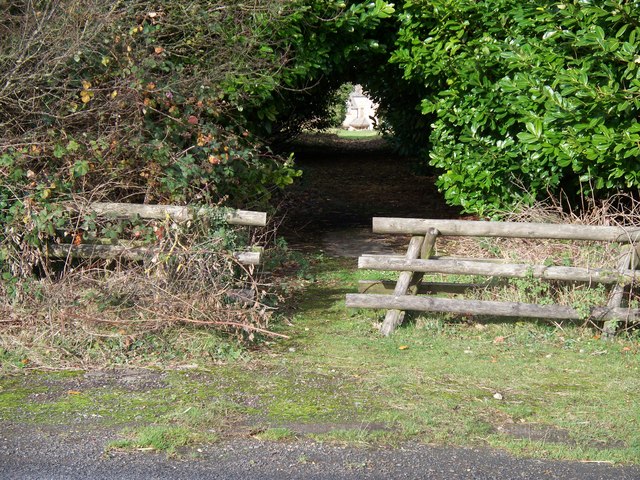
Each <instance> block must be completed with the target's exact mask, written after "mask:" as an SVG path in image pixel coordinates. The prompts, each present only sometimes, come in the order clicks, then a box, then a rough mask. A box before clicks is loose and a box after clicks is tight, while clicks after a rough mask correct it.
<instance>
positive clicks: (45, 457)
mask: <svg viewBox="0 0 640 480" xmlns="http://www.w3.org/2000/svg"><path fill="white" fill-rule="evenodd" d="M116 436H117V435H116V432H115V431H110V430H108V429H104V428H103V427H95V426H94V427H92V426H83V427H81V428H78V427H74V428H70V429H68V428H67V427H63V426H56V427H52V426H35V425H25V424H7V423H4V424H0V478H2V479H15V480H27V479H29V480H30V479H34V480H35V479H38V480H44V479H51V480H54V479H55V480H58V479H95V480H101V479H121V480H129V479H131V480H133V479H136V480H139V479H140V480H141V479H172V480H181V479H185V480H186V479H194V480H195V479H226V480H240V479H242V480H247V479H261V480H271V479H273V480H276V479H278V480H289V479H305V480H314V479H324V480H333V479H429V480H431V479H433V480H441V479H442V480H445V479H446V480H462V479H464V480H489V479H522V480H547V479H549V480H551V479H554V480H555V479H558V480H560V479H562V480H638V479H640V467H617V466H611V465H607V464H601V463H581V462H555V461H542V460H531V459H519V458H514V457H512V456H510V455H508V454H506V453H503V452H499V451H494V450H488V449H463V448H449V447H433V446H429V445H416V444H405V445H403V446H400V447H396V448H365V447H363V448H354V447H341V446H335V445H328V444H323V443H314V442H310V441H306V440H302V441H293V442H264V441H259V440H255V439H238V440H232V441H229V442H220V443H218V444H214V445H210V446H206V447H202V448H200V449H195V450H190V451H187V452H181V454H180V455H178V456H176V457H168V456H167V455H165V454H160V453H153V452H148V451H147V452H142V451H141V452H129V453H121V452H114V451H111V452H106V451H105V446H106V444H107V443H108V441H109V440H111V439H114V438H116Z"/></svg>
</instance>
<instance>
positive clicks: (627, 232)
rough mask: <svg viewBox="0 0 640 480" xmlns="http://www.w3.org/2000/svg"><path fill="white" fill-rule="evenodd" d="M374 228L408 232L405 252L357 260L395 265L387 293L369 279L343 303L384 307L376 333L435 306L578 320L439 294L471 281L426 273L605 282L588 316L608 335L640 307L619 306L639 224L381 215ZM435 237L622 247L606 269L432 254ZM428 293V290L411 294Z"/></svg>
mask: <svg viewBox="0 0 640 480" xmlns="http://www.w3.org/2000/svg"><path fill="white" fill-rule="evenodd" d="M373 231H374V233H393V234H410V235H412V237H411V241H410V242H409V248H408V249H407V253H406V254H405V255H404V256H393V255H363V256H361V257H360V258H359V260H358V267H359V268H363V269H370V270H384V271H397V272H400V273H399V278H398V280H397V281H396V282H395V285H393V292H392V294H391V295H389V294H381V293H373V292H374V291H380V290H383V291H384V290H386V289H388V288H389V287H390V284H389V282H368V283H365V285H364V290H365V292H366V293H359V294H348V295H347V302H346V305H347V307H355V308H376V309H386V310H387V313H386V315H385V319H384V322H383V324H382V327H381V332H382V333H383V334H384V335H389V334H390V333H391V332H393V331H394V330H395V328H397V327H398V325H400V324H401V323H402V321H403V318H404V312H405V311H407V310H409V311H425V312H430V311H438V312H450V313H454V314H472V315H490V316H507V317H530V318H550V319H575V320H578V319H581V318H584V313H583V312H579V311H578V310H576V309H575V308H573V307H571V306H565V305H538V304H530V303H516V302H497V301H484V300H469V299H460V298H441V297H436V296H435V295H436V294H439V293H461V292H464V291H465V290H466V289H467V288H469V285H465V284H459V283H445V282H431V283H425V282H422V277H423V275H424V274H425V273H441V274H457V275H481V276H487V277H490V278H492V279H496V278H540V279H546V280H559V281H568V282H576V281H578V282H586V283H587V285H589V286H590V285H594V284H606V285H610V286H611V289H610V295H609V301H608V304H607V305H603V306H598V307H595V308H592V309H591V311H590V318H592V319H593V320H597V321H603V322H605V323H604V333H605V334H606V335H610V334H612V333H613V332H614V331H615V329H616V326H617V325H618V323H619V322H635V321H637V320H638V318H640V309H636V308H629V307H623V306H622V303H623V299H624V298H625V295H624V294H625V291H628V290H629V289H632V288H633V287H634V286H635V285H634V284H635V279H636V273H637V272H636V267H637V266H638V252H637V249H636V242H637V241H638V240H640V228H633V229H627V228H623V227H608V226H585V225H562V224H546V223H518V222H480V221H464V220H429V219H405V218H384V217H376V218H374V219H373ZM439 236H471V237H503V238H526V239H563V240H574V241H597V242H616V243H620V244H623V249H622V251H623V253H622V254H621V255H620V257H619V259H618V261H617V264H616V265H612V266H611V268H608V269H607V268H584V267H567V266H547V265H527V264H519V263H503V262H500V263H495V261H494V260H493V259H486V258H484V259H483V258H465V259H461V258H453V257H434V256H432V252H433V250H434V246H435V243H436V240H437V238H438V237H439ZM422 292H426V293H429V294H430V295H428V296H415V294H416V293H422Z"/></svg>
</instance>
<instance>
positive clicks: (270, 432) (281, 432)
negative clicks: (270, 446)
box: [254, 427, 297, 442]
mask: <svg viewBox="0 0 640 480" xmlns="http://www.w3.org/2000/svg"><path fill="white" fill-rule="evenodd" d="M296 436H297V435H296V433H295V432H294V431H292V430H291V429H290V428H286V427H275V428H268V429H266V430H264V431H262V432H258V433H256V434H255V435H254V437H255V438H257V439H258V440H263V441H269V442H285V441H290V440H294V439H295V438H296Z"/></svg>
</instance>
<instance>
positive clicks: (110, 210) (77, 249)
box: [47, 202, 267, 265]
mask: <svg viewBox="0 0 640 480" xmlns="http://www.w3.org/2000/svg"><path fill="white" fill-rule="evenodd" d="M83 212H84V213H93V214H95V215H96V216H98V217H103V218H125V219H133V218H142V219H147V220H165V219H171V220H173V221H176V222H185V221H188V220H193V219H197V218H202V217H207V216H212V217H213V216H222V218H223V219H224V221H225V222H226V223H228V224H229V225H245V226H256V227H264V226H265V225H266V224H267V214H266V213H264V212H254V211H249V210H233V209H223V210H220V209H218V208H215V207H202V208H199V209H198V210H193V209H191V208H189V207H183V206H176V205H141V204H131V203H99V202H96V203H91V204H89V205H87V206H86V207H85V208H84V209H83ZM47 250H48V255H49V256H50V257H52V258H92V257H94V258H122V259H126V260H144V259H147V258H150V257H153V256H154V255H157V254H158V253H160V252H161V250H159V249H158V248H157V247H148V246H142V245H140V242H135V241H127V240H119V241H118V242H117V244H112V242H111V241H109V240H106V239H94V240H93V241H92V242H91V243H82V242H80V243H78V244H75V243H60V244H50V245H48V246H47ZM261 254H262V249H261V248H259V247H253V248H252V250H251V251H243V252H233V256H234V257H235V258H236V260H237V261H238V262H239V263H241V264H243V265H258V264H259V263H260V261H261Z"/></svg>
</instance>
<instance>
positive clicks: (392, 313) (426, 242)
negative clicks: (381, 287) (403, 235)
mask: <svg viewBox="0 0 640 480" xmlns="http://www.w3.org/2000/svg"><path fill="white" fill-rule="evenodd" d="M436 238H438V230H436V229H435V228H430V229H429V230H428V231H427V234H426V236H425V237H422V236H419V235H416V236H414V237H411V241H410V242H409V248H408V249H407V254H406V255H405V258H406V259H407V260H415V259H417V258H419V257H420V258H423V259H426V258H429V256H431V252H432V251H433V246H434V245H435V242H436ZM422 276H423V274H415V273H414V272H401V273H400V276H399V278H398V283H396V288H395V289H394V291H393V295H394V296H402V295H406V294H407V291H408V290H409V286H410V285H413V284H417V283H419V282H420V280H421V279H422ZM404 315H405V312H404V311H403V310H388V311H387V313H386V315H385V317H384V321H383V322H382V327H381V328H380V332H381V333H382V334H383V335H385V336H388V335H390V334H391V332H393V331H394V330H395V329H396V328H397V327H398V325H400V324H401V323H402V321H403V320H404Z"/></svg>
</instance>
